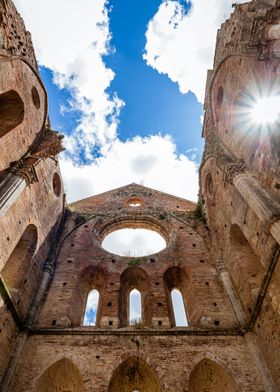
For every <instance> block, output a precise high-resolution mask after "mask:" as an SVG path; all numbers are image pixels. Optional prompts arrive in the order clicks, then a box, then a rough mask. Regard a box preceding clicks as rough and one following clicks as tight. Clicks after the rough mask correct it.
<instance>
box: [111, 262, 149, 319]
mask: <svg viewBox="0 0 280 392" xmlns="http://www.w3.org/2000/svg"><path fill="white" fill-rule="evenodd" d="M150 301H151V296H150V284H149V277H148V274H147V272H146V271H145V270H143V269H142V268H140V267H138V266H133V267H129V268H127V269H126V270H125V271H123V273H122V274H121V278H120V296H119V320H120V325H121V326H122V327H126V326H128V325H133V324H135V323H136V324H137V321H138V322H139V321H140V322H141V323H142V324H143V325H146V326H149V325H151V303H150ZM131 320H133V322H132V321H131Z"/></svg>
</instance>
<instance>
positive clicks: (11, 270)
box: [1, 224, 38, 299]
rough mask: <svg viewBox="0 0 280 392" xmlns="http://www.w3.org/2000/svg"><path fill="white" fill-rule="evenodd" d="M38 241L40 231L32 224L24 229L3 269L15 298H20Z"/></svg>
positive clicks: (6, 281)
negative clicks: (19, 294)
mask: <svg viewBox="0 0 280 392" xmlns="http://www.w3.org/2000/svg"><path fill="white" fill-rule="evenodd" d="M37 242H38V231H37V228H36V226H35V225H33V224H30V225H28V226H27V227H26V229H25V230H24V233H23V234H22V236H21V237H20V239H19V241H18V243H17V244H16V246H15V248H14V250H13V251H12V253H11V255H10V257H9V258H8V260H7V261H6V264H5V266H4V268H3V269H2V271H1V276H2V278H3V281H4V283H5V285H6V287H7V289H8V291H9V293H10V295H11V297H12V298H13V299H17V298H18V292H19V290H20V288H21V285H22V282H23V280H24V276H25V274H26V272H27V270H28V268H29V266H30V262H31V260H32V257H33V256H34V254H35V251H36V248H37Z"/></svg>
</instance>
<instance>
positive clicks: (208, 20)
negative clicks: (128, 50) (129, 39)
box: [144, 0, 248, 102]
mask: <svg viewBox="0 0 280 392" xmlns="http://www.w3.org/2000/svg"><path fill="white" fill-rule="evenodd" d="M238 2H239V3H244V2H248V1H247V0H242V1H238ZM185 3H191V9H190V11H188V12H186V9H185V7H186V4H184V2H183V1H182V0H181V1H176V0H164V1H163V2H162V4H161V5H160V7H159V9H158V11H157V13H156V14H155V15H154V17H153V18H152V19H151V20H150V22H149V24H148V28H147V32H146V47H145V53H144V59H145V60H146V62H147V64H148V65H150V66H151V67H153V68H154V69H156V70H157V71H158V72H159V73H163V74H167V75H168V77H169V78H170V79H171V80H172V81H173V82H177V83H178V85H179V88H180V91H181V92H182V93H187V92H188V91H192V92H193V93H195V95H196V96H197V98H198V100H199V101H200V102H202V101H203V99H204V90H205V82H206V71H207V69H209V68H212V63H213V56H214V50H215V41H216V34H217V29H218V28H219V27H220V25H221V23H222V22H223V21H224V20H225V19H226V18H227V17H229V15H230V13H231V11H232V1H231V0H206V1H205V0H192V1H191V2H190V1H185Z"/></svg>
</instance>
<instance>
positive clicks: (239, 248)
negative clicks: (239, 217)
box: [227, 224, 265, 314]
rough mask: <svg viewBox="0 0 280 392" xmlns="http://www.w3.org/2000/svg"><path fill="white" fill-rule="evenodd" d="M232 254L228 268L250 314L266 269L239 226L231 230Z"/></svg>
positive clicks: (235, 225) (228, 261)
mask: <svg viewBox="0 0 280 392" xmlns="http://www.w3.org/2000/svg"><path fill="white" fill-rule="evenodd" d="M230 245H231V247H230V254H229V255H228V258H227V267H228V270H229V273H230V276H231V278H232V280H233V283H234V286H235V289H236V291H237V293H238V295H239V298H240V301H241V303H242V305H243V308H244V310H245V311H246V313H247V314H250V313H251V311H252V309H253V307H254V305H255V302H256V298H257V294H258V292H259V289H260V287H261V286H262V282H263V278H264V275H265V269H264V267H263V266H262V264H261V262H260V260H259V258H258V256H257V255H256V253H255V252H254V250H253V248H252V246H251V244H250V243H249V241H248V240H247V238H246V237H245V235H244V234H243V232H242V230H241V228H240V227H239V226H238V225H237V224H233V225H232V226H231V228H230Z"/></svg>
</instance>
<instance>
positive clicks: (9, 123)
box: [0, 90, 24, 137]
mask: <svg viewBox="0 0 280 392" xmlns="http://www.w3.org/2000/svg"><path fill="white" fill-rule="evenodd" d="M23 118H24V103H23V101H22V99H21V97H20V96H19V94H18V93H17V92H16V91H15V90H10V91H7V92H6V93H3V94H0V137H2V136H4V135H6V134H7V133H8V132H10V131H11V130H12V129H14V128H15V127H17V126H18V125H19V124H20V123H21V122H22V121H23Z"/></svg>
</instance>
